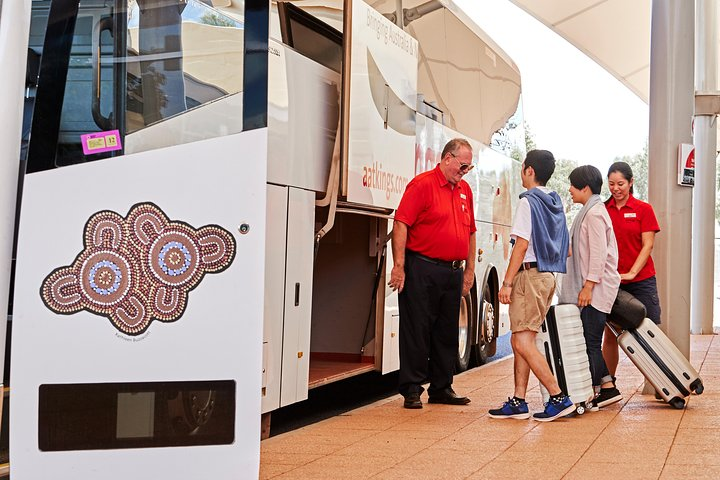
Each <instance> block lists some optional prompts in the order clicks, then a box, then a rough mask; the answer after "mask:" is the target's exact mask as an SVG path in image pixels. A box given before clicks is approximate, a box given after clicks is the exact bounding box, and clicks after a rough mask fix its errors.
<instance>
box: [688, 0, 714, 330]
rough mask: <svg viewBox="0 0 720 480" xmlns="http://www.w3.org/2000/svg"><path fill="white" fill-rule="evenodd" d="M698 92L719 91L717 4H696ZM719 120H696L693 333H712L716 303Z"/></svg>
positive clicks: (708, 1) (711, 116)
mask: <svg viewBox="0 0 720 480" xmlns="http://www.w3.org/2000/svg"><path fill="white" fill-rule="evenodd" d="M695 6H696V8H697V12H696V15H695V28H696V38H695V89H696V90H697V91H698V92H714V91H716V90H717V88H718V84H717V66H718V59H717V55H718V24H717V22H718V16H717V13H718V6H717V0H696V4H695ZM716 120H717V117H716V115H714V114H705V115H697V112H696V116H695V138H694V140H695V187H694V189H693V230H692V234H693V238H692V284H691V288H692V296H691V298H692V302H691V307H690V314H691V317H690V326H691V329H690V330H691V332H692V333H697V334H702V333H704V334H710V333H712V332H713V305H714V303H715V302H714V300H715V188H716V186H715V170H716V164H715V157H716V152H717V123H716Z"/></svg>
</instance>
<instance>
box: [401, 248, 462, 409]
mask: <svg viewBox="0 0 720 480" xmlns="http://www.w3.org/2000/svg"><path fill="white" fill-rule="evenodd" d="M462 285H463V270H462V269H461V268H458V269H453V268H451V267H449V266H447V265H436V264H434V263H430V262H427V261H425V260H423V259H420V258H418V257H416V256H414V255H413V254H412V253H411V252H407V255H406V256H405V286H404V288H403V291H402V292H401V293H400V295H399V303H400V339H399V340H400V342H399V343H400V382H399V384H400V385H399V390H400V393H401V394H403V395H407V394H409V393H413V392H417V393H422V391H423V388H422V386H421V384H423V383H425V382H427V381H429V382H430V388H429V389H428V393H429V394H432V393H433V392H436V391H440V390H443V389H445V388H447V387H449V386H450V385H451V384H452V379H453V373H454V370H455V359H456V358H457V351H458V315H459V313H460V298H461V295H462Z"/></svg>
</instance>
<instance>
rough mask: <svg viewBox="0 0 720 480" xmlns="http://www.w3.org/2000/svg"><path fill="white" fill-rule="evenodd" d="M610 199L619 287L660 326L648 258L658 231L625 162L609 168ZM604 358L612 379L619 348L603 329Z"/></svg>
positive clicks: (616, 163) (658, 302) (652, 212)
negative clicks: (636, 189) (634, 185)
mask: <svg viewBox="0 0 720 480" xmlns="http://www.w3.org/2000/svg"><path fill="white" fill-rule="evenodd" d="M608 188H609V189H610V194H611V197H610V198H609V199H608V200H607V201H606V202H605V207H606V208H607V211H608V214H609V215H610V220H612V224H613V230H614V231H615V238H616V239H617V246H618V253H619V259H618V272H619V273H620V281H621V283H620V288H621V289H623V290H625V291H626V292H628V293H631V294H632V295H634V296H635V297H636V298H637V299H638V300H640V301H641V302H642V303H643V305H645V309H646V310H647V316H648V318H649V319H650V320H652V321H653V322H655V323H658V324H659V323H660V301H659V298H658V291H657V282H656V281H655V264H654V263H653V259H652V257H651V256H650V254H651V253H652V249H653V245H654V243H655V234H656V233H657V232H659V231H660V227H659V226H658V222H657V218H655V212H654V211H653V208H652V206H651V205H650V204H649V203H646V202H643V201H641V200H638V199H637V198H635V197H634V196H633V172H632V169H631V168H630V165H628V164H627V163H625V162H615V163H613V164H612V165H610V168H609V169H608ZM602 350H603V357H604V358H605V363H606V364H607V367H608V370H609V371H610V375H612V376H615V370H616V368H617V364H618V347H617V342H616V341H615V336H614V335H613V334H612V333H611V332H610V330H609V329H608V328H607V327H605V338H604V340H603V347H602Z"/></svg>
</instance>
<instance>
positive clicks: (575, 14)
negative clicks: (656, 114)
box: [510, 0, 652, 103]
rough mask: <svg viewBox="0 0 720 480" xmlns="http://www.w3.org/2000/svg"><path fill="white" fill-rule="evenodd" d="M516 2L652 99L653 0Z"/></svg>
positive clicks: (631, 87) (613, 73)
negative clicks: (651, 33)
mask: <svg viewBox="0 0 720 480" xmlns="http://www.w3.org/2000/svg"><path fill="white" fill-rule="evenodd" d="M510 1H511V2H512V3H514V4H515V5H517V6H518V7H520V8H522V9H523V10H525V11H526V12H528V13H529V14H530V15H532V16H533V17H535V18H537V19H538V20H539V21H541V22H542V23H544V24H545V25H547V26H548V27H549V28H551V29H552V30H554V31H555V32H557V33H558V35H560V36H561V37H563V38H565V39H566V40H567V41H568V42H570V43H571V44H573V45H574V46H575V47H577V48H578V49H579V50H581V51H582V52H584V53H585V54H586V55H588V56H589V57H590V58H592V59H593V60H595V61H596V62H597V63H598V64H599V65H601V66H602V67H604V68H605V69H606V70H607V71H608V72H610V73H611V74H612V75H614V76H615V77H617V78H618V80H620V81H621V82H622V83H623V84H625V85H627V87H628V88H629V89H630V90H632V91H633V92H634V93H635V94H636V95H637V96H638V97H640V98H641V99H642V100H643V101H644V102H645V103H647V102H648V98H649V91H650V17H651V3H652V0H542V1H538V0H510Z"/></svg>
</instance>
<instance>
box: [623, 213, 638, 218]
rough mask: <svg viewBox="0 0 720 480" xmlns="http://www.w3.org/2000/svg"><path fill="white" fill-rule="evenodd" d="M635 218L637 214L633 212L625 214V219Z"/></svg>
mask: <svg viewBox="0 0 720 480" xmlns="http://www.w3.org/2000/svg"><path fill="white" fill-rule="evenodd" d="M635 217H637V214H635V213H634V212H633V213H626V214H625V218H635Z"/></svg>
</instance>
